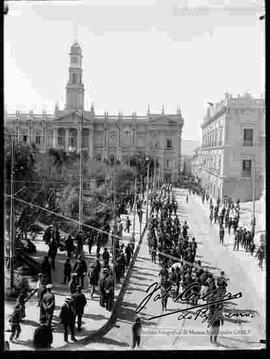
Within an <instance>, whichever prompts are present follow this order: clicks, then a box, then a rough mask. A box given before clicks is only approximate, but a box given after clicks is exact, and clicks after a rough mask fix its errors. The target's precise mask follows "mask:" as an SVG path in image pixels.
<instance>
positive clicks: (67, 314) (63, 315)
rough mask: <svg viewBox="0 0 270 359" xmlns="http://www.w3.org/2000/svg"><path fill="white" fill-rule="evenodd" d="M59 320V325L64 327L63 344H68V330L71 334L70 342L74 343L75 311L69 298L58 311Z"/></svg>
mask: <svg viewBox="0 0 270 359" xmlns="http://www.w3.org/2000/svg"><path fill="white" fill-rule="evenodd" d="M59 316H60V319H61V323H63V326H64V340H65V342H68V329H70V333H71V340H72V341H74V342H76V341H77V339H76V338H75V334H74V332H75V330H74V328H75V317H76V314H75V311H74V307H73V301H72V299H71V298H68V297H67V298H66V299H65V303H64V304H63V305H62V307H61V310H60V314H59Z"/></svg>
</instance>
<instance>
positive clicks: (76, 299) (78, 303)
mask: <svg viewBox="0 0 270 359" xmlns="http://www.w3.org/2000/svg"><path fill="white" fill-rule="evenodd" d="M71 298H72V300H73V306H74V311H75V319H74V322H76V317H77V318H78V319H77V320H78V321H77V324H78V331H80V330H81V329H82V328H81V326H82V316H83V312H84V307H85V306H86V304H87V300H86V297H85V295H84V294H83V293H82V287H81V286H80V285H78V286H77V289H76V293H75V294H73V295H72V297H71ZM74 324H75V323H74Z"/></svg>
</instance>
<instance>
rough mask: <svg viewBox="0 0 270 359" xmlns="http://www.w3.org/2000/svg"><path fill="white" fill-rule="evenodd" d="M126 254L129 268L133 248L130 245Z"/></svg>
mask: <svg viewBox="0 0 270 359" xmlns="http://www.w3.org/2000/svg"><path fill="white" fill-rule="evenodd" d="M125 253H126V264H127V266H129V262H130V258H131V247H130V244H129V243H128V244H127V246H126V249H125Z"/></svg>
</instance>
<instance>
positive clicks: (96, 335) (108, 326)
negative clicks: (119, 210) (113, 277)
mask: <svg viewBox="0 0 270 359" xmlns="http://www.w3.org/2000/svg"><path fill="white" fill-rule="evenodd" d="M146 229H147V224H145V226H144V229H143V231H142V235H141V238H140V240H139V242H138V243H137V246H136V249H135V252H134V256H133V258H132V260H131V262H130V264H129V267H128V270H127V273H126V276H125V279H124V281H123V283H122V286H121V289H120V291H119V294H118V296H117V299H116V301H115V303H114V308H113V310H112V313H111V316H110V318H109V319H108V321H107V322H106V323H105V324H104V325H103V326H102V327H101V328H99V329H98V330H96V331H94V332H93V333H92V334H90V335H88V336H87V337H86V338H83V339H81V340H78V342H77V344H83V345H86V344H89V343H90V342H91V341H94V340H96V339H97V338H99V337H102V336H104V335H105V334H107V333H108V332H109V330H111V329H112V328H113V326H114V324H115V322H116V320H117V311H118V309H119V307H120V304H121V303H122V300H123V297H124V294H125V290H126V287H127V284H128V280H129V278H130V274H131V272H132V269H133V265H134V263H135V260H136V258H137V256H138V253H139V250H140V247H141V244H142V240H143V237H144V235H145V232H146ZM65 348H66V346H62V347H60V348H56V349H55V350H65Z"/></svg>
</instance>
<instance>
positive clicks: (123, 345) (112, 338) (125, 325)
mask: <svg viewBox="0 0 270 359" xmlns="http://www.w3.org/2000/svg"><path fill="white" fill-rule="evenodd" d="M185 194H186V192H185V190H176V198H177V201H178V204H179V215H180V221H181V222H182V221H183V220H185V219H187V220H188V224H189V225H190V228H191V232H192V233H193V234H194V236H195V237H196V240H197V243H198V250H197V259H200V260H201V261H202V265H203V266H204V267H208V268H209V269H211V271H212V272H213V273H214V274H215V275H218V274H219V273H220V271H221V270H224V271H225V275H226V276H227V277H229V278H230V282H229V291H230V292H231V293H232V294H236V293H238V292H240V291H241V292H242V298H240V299H235V300H234V301H233V302H230V307H228V308H227V310H229V309H230V310H231V309H237V310H241V311H242V313H244V312H245V313H249V316H248V317H243V318H230V319H226V320H225V321H224V325H223V326H221V328H220V336H219V339H218V345H217V346H216V345H213V344H210V342H209V334H207V335H206V334H205V332H206V330H207V325H206V324H203V323H201V320H199V318H198V319H197V320H190V319H185V320H183V319H181V320H177V318H178V315H177V314H173V315H168V316H165V317H162V318H157V319H155V320H153V321H152V320H151V321H149V320H148V319H149V317H150V316H154V315H160V314H161V303H160V301H159V300H157V301H155V302H154V301H149V303H148V304H147V305H146V307H145V308H144V309H143V310H142V311H141V313H140V314H139V315H140V317H141V320H142V325H143V333H142V338H141V349H144V350H148V349H157V350H158V349H168V350H169V349H171V350H173V349H187V350H189V349H190V350H194V349H217V348H218V349H221V350H223V349H260V348H262V347H263V345H262V344H259V340H260V339H265V328H264V326H263V323H265V299H264V298H265V271H261V270H259V269H258V265H257V261H256V260H255V259H254V258H252V257H251V256H250V255H248V254H247V253H245V252H243V251H239V252H233V251H232V248H231V238H228V236H225V246H221V245H220V244H219V237H218V227H217V226H216V225H210V224H209V219H208V211H206V209H205V208H203V206H201V204H200V200H199V199H197V198H196V197H194V196H190V200H189V203H188V204H186V202H185ZM159 270H160V267H159V265H158V264H154V263H151V260H150V255H149V253H148V246H147V241H146V236H145V238H144V240H143V243H142V245H141V248H140V252H139V255H138V258H137V260H136V263H135V266H134V269H133V271H132V274H131V279H130V282H129V285H128V286H127V291H126V294H125V296H124V299H123V303H122V306H121V308H120V310H119V313H118V320H117V322H116V325H115V327H114V328H113V329H112V330H110V331H109V333H107V335H105V336H104V337H103V338H101V339H100V340H98V341H96V342H93V343H90V344H88V345H86V346H85V347H84V348H83V349H85V350H89V349H90V350H91V349H93V350H114V349H115V350H121V349H122V350H127V349H129V347H130V342H131V325H132V323H133V322H134V319H135V317H136V314H135V310H136V308H137V306H138V305H139V303H140V302H141V301H142V300H143V298H144V297H145V296H146V293H145V291H146V290H147V288H148V286H150V285H151V284H153V283H154V282H156V281H158V279H159V278H158V273H159ZM250 273H252V275H250ZM182 307H183V308H184V305H183V304H182V305H181V304H177V303H173V302H172V301H171V300H170V299H169V303H168V312H170V311H172V310H176V309H179V308H182ZM251 316H252V317H251ZM175 329H177V330H178V331H179V330H182V334H181V335H179V332H178V334H177V333H173V332H172V331H173V330H175ZM184 331H186V332H184Z"/></svg>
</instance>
